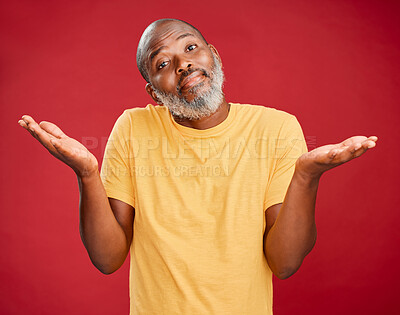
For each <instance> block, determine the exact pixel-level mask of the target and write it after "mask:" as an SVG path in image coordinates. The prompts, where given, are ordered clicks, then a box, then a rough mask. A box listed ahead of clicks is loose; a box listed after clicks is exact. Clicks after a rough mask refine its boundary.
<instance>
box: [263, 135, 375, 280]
mask: <svg viewBox="0 0 400 315" xmlns="http://www.w3.org/2000/svg"><path fill="white" fill-rule="evenodd" d="M377 140H378V139H377V137H369V138H367V137H362V136H356V137H351V138H349V139H347V140H345V141H343V142H341V143H339V144H334V145H326V146H322V147H319V148H316V149H314V150H312V151H310V152H308V153H305V154H303V155H302V156H301V157H300V158H299V159H298V160H297V161H296V167H295V171H294V174H293V177H292V180H291V182H290V185H289V188H288V190H287V192H286V196H285V200H284V202H283V204H276V205H273V206H271V207H269V208H268V209H267V210H266V214H265V216H266V223H267V226H266V230H265V234H264V252H265V256H266V258H267V261H268V265H269V267H270V268H271V270H272V272H273V273H274V274H275V275H276V276H277V277H278V278H280V279H286V278H288V277H290V276H291V275H293V274H294V273H295V272H296V271H297V270H298V269H299V267H300V265H301V264H302V262H303V260H304V258H305V257H306V255H307V254H308V253H309V252H310V251H311V249H312V248H313V246H314V244H315V241H316V237H317V230H316V226H315V201H316V197H317V189H318V184H319V180H320V178H321V176H322V174H323V173H324V172H326V171H327V170H329V169H332V168H334V167H336V166H338V165H341V164H343V163H346V162H348V161H350V160H352V159H354V158H356V157H359V156H361V155H362V154H364V153H365V152H366V151H367V150H368V149H370V148H373V147H375V143H376V141H377Z"/></svg>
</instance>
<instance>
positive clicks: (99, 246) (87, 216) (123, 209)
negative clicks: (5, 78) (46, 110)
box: [18, 115, 134, 274]
mask: <svg viewBox="0 0 400 315" xmlns="http://www.w3.org/2000/svg"><path fill="white" fill-rule="evenodd" d="M18 123H19V124H20V125H21V126H22V127H24V128H25V129H26V130H28V131H29V133H30V134H31V135H32V136H33V137H34V138H36V139H37V140H38V141H39V142H40V143H41V144H42V145H43V146H44V147H45V148H46V149H47V150H48V151H49V152H50V153H51V154H52V155H53V156H55V157H56V158H57V159H59V160H61V161H62V162H64V163H65V164H67V165H68V166H70V167H71V168H72V169H73V170H74V171H75V173H76V175H77V177H78V183H79V191H80V207H79V209H80V233H81V238H82V241H83V244H84V245H85V247H86V250H87V252H88V254H89V257H90V259H91V261H92V262H93V264H94V265H95V266H96V268H97V269H99V270H100V271H101V272H102V273H105V274H110V273H112V272H114V271H116V270H117V269H118V268H119V267H120V266H121V265H122V264H123V262H124V261H125V258H126V256H127V254H128V252H129V248H130V244H131V241H132V236H133V219H134V208H133V207H132V206H130V205H128V204H126V203H124V202H122V201H119V200H116V199H111V198H110V199H108V198H107V195H106V192H105V190H104V187H103V184H102V181H101V179H100V175H99V171H98V162H97V159H96V158H95V157H94V155H93V154H91V153H90V152H89V151H88V150H87V149H86V148H85V147H84V146H83V145H82V144H81V143H79V142H78V141H76V140H75V139H72V138H70V137H68V136H67V135H65V134H64V133H63V132H62V131H61V129H60V128H58V127H57V126H56V125H54V124H52V123H49V122H41V123H40V124H37V123H36V122H35V121H34V120H33V118H32V117H30V116H27V115H25V116H23V117H22V119H21V120H20V121H19V122H18Z"/></svg>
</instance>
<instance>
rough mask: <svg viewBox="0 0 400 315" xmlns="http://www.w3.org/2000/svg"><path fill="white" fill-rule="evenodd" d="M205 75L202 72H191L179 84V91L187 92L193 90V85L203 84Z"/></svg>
mask: <svg viewBox="0 0 400 315" xmlns="http://www.w3.org/2000/svg"><path fill="white" fill-rule="evenodd" d="M204 79H205V75H204V73H203V72H202V71H199V70H197V71H193V72H192V73H191V74H189V75H188V76H186V77H184V78H183V80H182V82H181V83H180V84H179V90H180V91H187V90H190V89H191V88H193V87H194V86H195V85H197V84H199V83H201V82H203V81H204Z"/></svg>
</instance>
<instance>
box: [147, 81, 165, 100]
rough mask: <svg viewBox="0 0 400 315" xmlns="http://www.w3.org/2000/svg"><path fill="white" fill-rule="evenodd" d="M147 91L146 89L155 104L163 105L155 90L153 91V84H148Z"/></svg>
mask: <svg viewBox="0 0 400 315" xmlns="http://www.w3.org/2000/svg"><path fill="white" fill-rule="evenodd" d="M145 89H146V92H147V93H149V95H150V96H151V98H152V99H153V100H154V102H156V103H157V104H158V105H162V103H161V101H160V100H159V99H158V97H157V95H156V93H154V89H153V86H152V85H151V83H147V84H146V87H145Z"/></svg>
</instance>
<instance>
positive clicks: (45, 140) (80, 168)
mask: <svg viewBox="0 0 400 315" xmlns="http://www.w3.org/2000/svg"><path fill="white" fill-rule="evenodd" d="M18 124H19V125H21V126H22V127H24V128H25V129H26V130H28V131H29V133H30V134H31V135H32V136H33V137H34V138H35V139H37V140H38V141H39V142H40V143H41V144H42V145H43V146H44V147H45V148H46V149H47V150H48V151H49V152H50V153H51V154H52V155H54V156H55V157H56V158H57V159H59V160H60V161H62V162H64V163H65V164H67V165H68V166H70V167H71V168H72V169H73V170H74V171H75V173H76V174H77V176H78V177H81V178H83V177H87V176H90V175H92V174H94V173H96V172H98V162H97V159H96V157H95V156H94V155H93V154H92V153H90V152H89V150H88V149H86V147H85V146H84V145H83V144H81V143H80V142H78V141H77V140H75V139H73V138H70V137H68V136H67V135H66V134H65V133H64V132H62V130H61V129H60V128H59V127H57V126H56V125H55V124H53V123H51V122H47V121H42V122H41V123H40V124H38V123H36V121H35V120H34V119H33V118H32V117H30V116H28V115H24V116H22V118H21V120H19V121H18Z"/></svg>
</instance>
